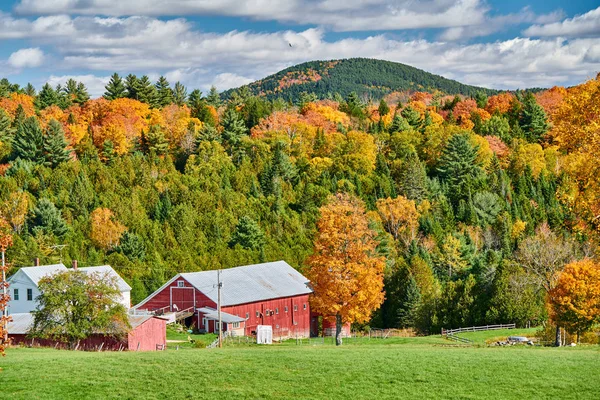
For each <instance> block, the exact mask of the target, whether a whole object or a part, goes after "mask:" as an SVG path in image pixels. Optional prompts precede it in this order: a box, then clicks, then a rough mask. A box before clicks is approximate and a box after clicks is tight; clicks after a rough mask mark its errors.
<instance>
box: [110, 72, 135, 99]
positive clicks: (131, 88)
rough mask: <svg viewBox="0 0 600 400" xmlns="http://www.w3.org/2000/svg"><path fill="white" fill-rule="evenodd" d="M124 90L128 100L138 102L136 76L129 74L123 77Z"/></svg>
mask: <svg viewBox="0 0 600 400" xmlns="http://www.w3.org/2000/svg"><path fill="white" fill-rule="evenodd" d="M113 76H114V75H113ZM125 90H126V93H127V97H128V98H130V99H134V100H139V98H138V78H137V76H135V75H133V74H129V75H127V76H126V77H125ZM112 100H114V99H112Z"/></svg>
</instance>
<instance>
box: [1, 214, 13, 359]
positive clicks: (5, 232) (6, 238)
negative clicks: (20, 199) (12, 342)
mask: <svg viewBox="0 0 600 400" xmlns="http://www.w3.org/2000/svg"><path fill="white" fill-rule="evenodd" d="M10 246H12V234H11V229H10V225H9V224H8V223H7V222H6V221H5V220H4V219H2V218H0V252H1V253H2V263H1V264H0V277H1V279H2V280H1V281H0V313H1V314H2V317H0V354H1V355H3V356H4V348H5V346H6V344H7V343H8V331H7V329H6V325H7V324H8V322H9V321H10V317H8V316H6V315H4V310H6V306H7V304H8V301H9V300H10V295H9V294H8V293H7V288H8V282H6V272H7V271H8V267H7V265H6V261H5V259H4V253H5V252H6V249H8V248H9V247H10Z"/></svg>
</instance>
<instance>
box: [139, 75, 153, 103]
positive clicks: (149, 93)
mask: <svg viewBox="0 0 600 400" xmlns="http://www.w3.org/2000/svg"><path fill="white" fill-rule="evenodd" d="M136 90H137V93H136V94H137V99H138V100H139V101H141V102H143V103H146V104H148V105H149V106H150V107H152V108H156V107H157V106H158V97H157V93H156V88H155V87H154V85H152V82H150V79H149V78H148V77H147V76H146V75H144V76H142V77H141V78H140V79H139V80H138V81H137V85H136Z"/></svg>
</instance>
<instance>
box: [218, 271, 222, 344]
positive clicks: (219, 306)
mask: <svg viewBox="0 0 600 400" xmlns="http://www.w3.org/2000/svg"><path fill="white" fill-rule="evenodd" d="M221 286H223V284H222V283H221V270H220V269H219V270H217V288H218V290H217V293H218V295H217V302H218V303H217V308H218V312H219V347H223V332H222V331H223V322H222V320H221Z"/></svg>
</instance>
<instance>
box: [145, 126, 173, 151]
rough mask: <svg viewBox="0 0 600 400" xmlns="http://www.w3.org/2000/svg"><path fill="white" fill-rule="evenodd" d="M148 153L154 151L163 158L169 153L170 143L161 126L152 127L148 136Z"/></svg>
mask: <svg viewBox="0 0 600 400" xmlns="http://www.w3.org/2000/svg"><path fill="white" fill-rule="evenodd" d="M146 141H147V143H148V151H149V152H150V151H153V152H154V153H155V154H156V155H158V156H162V155H165V154H167V152H168V151H169V141H168V140H167V139H166V138H165V135H164V133H163V132H162V129H161V127H160V125H152V126H151V127H150V129H148V133H147V135H146Z"/></svg>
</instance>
